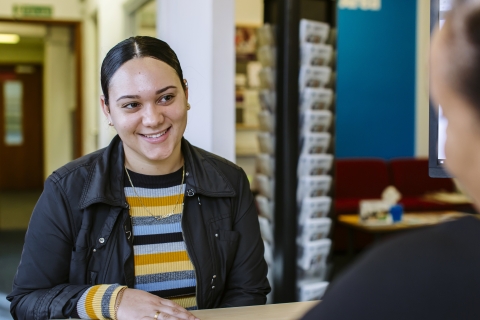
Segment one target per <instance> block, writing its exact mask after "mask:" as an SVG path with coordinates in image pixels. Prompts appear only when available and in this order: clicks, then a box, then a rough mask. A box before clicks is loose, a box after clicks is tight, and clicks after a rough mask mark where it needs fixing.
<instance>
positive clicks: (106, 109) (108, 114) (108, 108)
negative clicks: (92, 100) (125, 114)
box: [100, 94, 112, 124]
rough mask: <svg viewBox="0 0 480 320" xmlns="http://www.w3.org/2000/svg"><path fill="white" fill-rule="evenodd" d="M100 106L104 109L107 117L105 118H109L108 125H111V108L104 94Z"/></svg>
mask: <svg viewBox="0 0 480 320" xmlns="http://www.w3.org/2000/svg"><path fill="white" fill-rule="evenodd" d="M100 104H101V107H102V111H103V114H104V115H105V117H107V121H108V123H109V124H111V123H112V118H111V116H110V107H109V106H108V105H107V103H106V101H105V96H104V95H103V94H102V95H101V96H100Z"/></svg>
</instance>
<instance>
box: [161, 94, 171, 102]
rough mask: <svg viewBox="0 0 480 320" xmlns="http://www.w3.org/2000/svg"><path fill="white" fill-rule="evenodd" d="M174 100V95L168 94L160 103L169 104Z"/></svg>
mask: <svg viewBox="0 0 480 320" xmlns="http://www.w3.org/2000/svg"><path fill="white" fill-rule="evenodd" d="M173 98H174V96H173V94H167V95H165V96H163V97H162V98H160V102H168V101H170V100H172V99H173Z"/></svg>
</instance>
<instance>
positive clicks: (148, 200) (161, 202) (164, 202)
mask: <svg viewBox="0 0 480 320" xmlns="http://www.w3.org/2000/svg"><path fill="white" fill-rule="evenodd" d="M179 189H180V188H179ZM127 201H128V204H129V205H130V207H142V206H146V207H157V206H162V207H163V206H173V205H175V204H176V203H182V201H183V193H177V194H174V195H171V196H166V197H141V198H140V199H139V198H138V197H127Z"/></svg>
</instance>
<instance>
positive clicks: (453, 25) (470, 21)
mask: <svg viewBox="0 0 480 320" xmlns="http://www.w3.org/2000/svg"><path fill="white" fill-rule="evenodd" d="M444 28H445V29H446V30H445V32H446V33H447V34H446V35H447V38H446V39H447V42H448V52H447V55H448V59H449V61H450V62H451V63H450V65H449V66H447V67H448V74H449V78H450V85H451V86H452V87H453V88H454V89H455V90H456V91H458V92H459V93H461V94H462V96H463V97H464V98H465V99H466V100H467V101H469V102H470V103H471V104H472V105H473V106H474V107H475V108H476V109H477V110H478V111H479V112H480V90H479V88H480V1H479V0H457V1H454V3H453V6H452V10H451V11H450V12H449V14H448V16H447V17H446V22H445V25H444Z"/></svg>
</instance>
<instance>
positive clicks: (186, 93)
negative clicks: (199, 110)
mask: <svg viewBox="0 0 480 320" xmlns="http://www.w3.org/2000/svg"><path fill="white" fill-rule="evenodd" d="M183 83H184V84H185V89H184V90H183V91H185V98H187V101H188V81H187V79H183Z"/></svg>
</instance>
